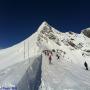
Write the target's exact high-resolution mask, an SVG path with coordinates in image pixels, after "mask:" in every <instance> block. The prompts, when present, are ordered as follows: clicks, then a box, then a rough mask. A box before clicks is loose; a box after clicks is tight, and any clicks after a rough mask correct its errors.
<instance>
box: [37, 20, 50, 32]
mask: <svg viewBox="0 0 90 90" xmlns="http://www.w3.org/2000/svg"><path fill="white" fill-rule="evenodd" d="M44 27H47V28H49V24H48V23H47V22H46V21H44V22H42V24H41V25H40V26H39V28H38V30H37V32H38V33H40V32H41V31H42V30H43V29H44Z"/></svg>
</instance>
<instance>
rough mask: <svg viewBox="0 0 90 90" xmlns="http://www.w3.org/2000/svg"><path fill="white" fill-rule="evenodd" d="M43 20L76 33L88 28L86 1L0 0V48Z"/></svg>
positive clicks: (89, 18)
mask: <svg viewBox="0 0 90 90" xmlns="http://www.w3.org/2000/svg"><path fill="white" fill-rule="evenodd" d="M43 21H47V22H48V23H49V24H50V25H52V26H53V27H55V28H56V29H58V30H60V31H63V32H65V31H74V32H78V33H79V32H80V31H81V30H82V29H84V28H87V27H90V0H0V48H7V47H10V46H12V45H14V44H16V43H18V42H20V41H22V40H24V39H25V38H27V37H28V36H30V35H31V34H32V33H33V32H35V31H36V30H37V28H38V27H39V25H40V24H41V23H42V22H43Z"/></svg>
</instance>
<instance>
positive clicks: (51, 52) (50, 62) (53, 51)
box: [43, 49, 60, 64]
mask: <svg viewBox="0 0 90 90" xmlns="http://www.w3.org/2000/svg"><path fill="white" fill-rule="evenodd" d="M55 52H56V58H57V60H59V59H60V54H59V53H57V51H55V50H54V49H53V50H52V51H50V50H44V51H43V53H44V54H45V55H46V56H48V60H49V64H52V56H53V53H55Z"/></svg>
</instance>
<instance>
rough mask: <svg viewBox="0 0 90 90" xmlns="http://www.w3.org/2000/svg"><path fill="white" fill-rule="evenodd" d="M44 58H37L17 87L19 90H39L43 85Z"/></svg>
mask: <svg viewBox="0 0 90 90" xmlns="http://www.w3.org/2000/svg"><path fill="white" fill-rule="evenodd" d="M41 64H42V56H39V57H37V58H36V59H35V60H34V62H33V63H32V65H31V66H29V67H28V69H27V70H26V73H25V74H24V76H23V77H22V79H21V80H20V81H19V83H18V84H17V85H16V87H17V90H38V88H39V86H40V84H41Z"/></svg>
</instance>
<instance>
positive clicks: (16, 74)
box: [0, 22, 90, 90]
mask: <svg viewBox="0 0 90 90" xmlns="http://www.w3.org/2000/svg"><path fill="white" fill-rule="evenodd" d="M47 49H48V50H52V49H55V50H56V51H59V55H60V61H59V62H58V61H57V59H56V56H55V53H54V56H53V64H52V65H51V66H49V65H48V57H45V56H44V55H43V59H42V64H39V65H38V66H36V67H37V68H38V67H39V66H41V65H42V68H41V69H42V72H41V71H40V72H39V74H40V73H42V77H40V76H38V77H39V78H41V80H42V82H41V86H42V88H41V90H64V89H65V88H66V90H67V89H70V88H72V90H83V88H84V87H85V88H84V89H85V90H90V85H89V84H90V78H89V75H90V73H89V72H86V71H85V70H84V69H85V67H84V62H85V61H87V62H88V66H90V60H89V59H90V38H89V37H87V36H86V35H85V34H84V33H83V32H81V33H80V34H77V33H74V32H65V33H64V32H60V31H58V30H56V29H55V28H53V27H51V26H50V25H49V24H48V23H47V22H43V23H42V24H41V25H40V27H39V28H38V30H37V31H36V32H35V33H34V34H33V35H31V36H30V37H29V38H27V39H26V40H24V41H22V42H21V43H19V44H17V45H15V46H12V47H10V48H7V49H3V50H0V85H2V84H3V85H5V82H8V83H10V84H12V85H16V86H18V85H19V84H20V85H19V86H22V84H24V83H25V87H23V88H24V89H21V88H22V87H21V88H19V89H18V90H28V87H27V84H28V85H29V84H30V83H32V80H31V82H29V83H26V82H27V80H28V78H26V75H27V73H26V71H27V70H28V67H30V66H32V67H33V63H34V62H35V60H37V57H36V56H40V54H41V53H42V51H43V50H47ZM33 58H34V59H33ZM28 60H29V61H30V62H28ZM27 62H28V63H27ZM32 62H33V63H32ZM40 62H41V61H40ZM25 63H26V66H25ZM35 65H36V64H35ZM8 67H10V68H9V69H8ZM13 68H14V69H13ZM33 68H34V69H33V70H34V71H36V68H35V67H33ZM77 69H78V70H77ZM29 70H30V69H29ZM33 70H32V71H33ZM4 72H5V73H6V74H3V73H4ZM61 73H62V74H61ZM46 74H47V75H46ZM23 75H25V78H24V76H23ZM29 75H30V76H32V73H31V72H30V73H29ZM34 75H36V74H35V73H34ZM85 75H86V76H85ZM80 76H81V77H80ZM35 77H36V76H35ZM70 77H71V78H70ZM63 78H66V79H63ZM16 79H18V80H16ZM53 79H54V81H53ZM22 80H24V81H23V83H21V82H20V81H22ZM44 80H45V81H44ZM83 80H86V81H85V82H84V81H83ZM13 81H15V82H16V83H14V84H13ZM61 81H63V83H61ZM67 82H68V83H69V84H68V83H67ZM18 83H19V84H18ZM43 83H45V84H46V86H45V85H43ZM48 83H49V84H48ZM85 85H86V86H85ZM81 86H82V88H81ZM32 87H33V86H32ZM32 87H31V88H32ZM49 87H50V88H49ZM45 88H46V89H45ZM31 90H37V89H31Z"/></svg>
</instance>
